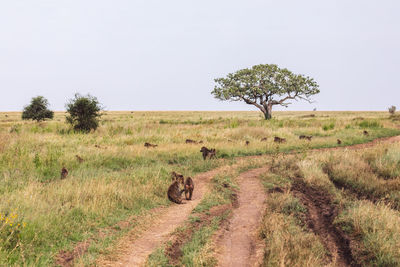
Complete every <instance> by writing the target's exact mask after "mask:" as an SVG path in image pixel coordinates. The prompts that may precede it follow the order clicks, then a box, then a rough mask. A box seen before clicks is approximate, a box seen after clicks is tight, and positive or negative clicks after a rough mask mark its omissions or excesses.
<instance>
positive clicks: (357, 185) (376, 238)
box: [262, 143, 400, 266]
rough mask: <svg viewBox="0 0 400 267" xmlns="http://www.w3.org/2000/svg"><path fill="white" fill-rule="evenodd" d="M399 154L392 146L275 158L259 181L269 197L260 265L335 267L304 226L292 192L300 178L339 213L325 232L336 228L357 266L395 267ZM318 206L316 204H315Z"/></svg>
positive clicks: (399, 218) (398, 255)
mask: <svg viewBox="0 0 400 267" xmlns="http://www.w3.org/2000/svg"><path fill="white" fill-rule="evenodd" d="M398 151H400V145H399V144H398V143H396V144H392V145H390V146H389V145H384V144H383V145H377V146H375V147H372V148H365V149H363V150H354V151H352V150H337V151H328V152H323V151H318V152H304V153H303V154H297V155H291V156H286V157H275V158H274V159H273V161H272V163H271V172H270V173H267V174H265V175H264V177H263V181H264V185H265V187H266V190H268V192H269V194H268V198H267V210H266V212H265V214H266V215H265V218H264V220H263V224H264V227H263V230H262V235H263V237H264V238H265V242H266V250H265V258H264V265H265V266H277V265H285V266H304V265H309V264H310V265H312V266H326V264H327V263H329V262H330V264H332V265H335V264H336V263H335V262H334V261H333V262H332V259H329V256H328V254H327V248H326V247H325V248H324V245H323V243H321V241H322V240H324V237H323V236H319V234H318V231H317V232H315V231H312V232H311V231H310V229H309V227H310V226H309V225H308V224H307V223H306V222H305V221H307V219H306V218H307V216H310V215H308V212H307V208H306V207H304V205H303V203H302V202H303V201H304V200H300V199H298V198H296V194H294V193H293V192H294V191H296V189H294V188H293V185H294V183H295V182H296V181H298V180H299V179H300V180H301V181H303V182H304V183H305V185H307V186H308V187H309V188H314V190H315V191H314V192H324V193H322V195H323V196H326V197H327V198H328V199H330V202H329V203H330V204H329V205H330V207H331V208H332V210H337V213H338V214H337V216H336V217H334V218H332V222H331V224H330V226H329V225H327V226H325V228H326V229H328V228H329V227H335V229H337V231H343V233H345V238H347V239H348V240H350V242H349V245H348V249H349V250H350V251H351V254H352V258H353V260H354V262H355V263H357V264H359V265H361V266H398V265H399V264H400V253H399V251H400V250H399V238H400V235H399V233H400V229H399V225H400V224H399V222H400V212H399V210H398V209H399V203H400V202H399V199H400V198H399V194H398V190H399V186H400V176H399V175H397V172H398V167H397V166H395V165H396V162H398ZM389 170H390V171H389ZM277 188H279V190H277ZM310 192H311V191H310ZM310 192H308V194H310ZM321 203H322V202H321V201H320V200H319V201H318V203H316V204H317V206H320V205H322V204H321ZM314 219H315V218H314ZM308 220H310V219H308ZM311 220H313V219H312V218H311ZM314 223H315V222H313V224H314ZM324 223H329V222H326V221H325V222H324ZM333 234H338V232H333ZM325 235H326V234H324V236H325Z"/></svg>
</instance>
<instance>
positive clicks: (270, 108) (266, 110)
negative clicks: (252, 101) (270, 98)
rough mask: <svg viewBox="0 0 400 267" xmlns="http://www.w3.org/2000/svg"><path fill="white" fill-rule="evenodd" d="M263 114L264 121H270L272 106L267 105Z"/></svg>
mask: <svg viewBox="0 0 400 267" xmlns="http://www.w3.org/2000/svg"><path fill="white" fill-rule="evenodd" d="M264 110H265V112H264V117H265V119H266V120H270V119H272V105H271V104H267V106H266V107H265V109H264Z"/></svg>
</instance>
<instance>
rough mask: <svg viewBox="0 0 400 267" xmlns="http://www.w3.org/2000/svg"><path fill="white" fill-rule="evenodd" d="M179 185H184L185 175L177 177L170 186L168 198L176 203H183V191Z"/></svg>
mask: <svg viewBox="0 0 400 267" xmlns="http://www.w3.org/2000/svg"><path fill="white" fill-rule="evenodd" d="M179 185H182V186H183V185H184V181H183V176H182V177H179V178H177V179H176V180H175V181H174V182H173V183H172V184H171V185H170V186H169V188H168V192H167V195H168V199H169V200H170V201H172V202H174V203H176V204H182V198H181V195H182V191H181V190H180V189H179Z"/></svg>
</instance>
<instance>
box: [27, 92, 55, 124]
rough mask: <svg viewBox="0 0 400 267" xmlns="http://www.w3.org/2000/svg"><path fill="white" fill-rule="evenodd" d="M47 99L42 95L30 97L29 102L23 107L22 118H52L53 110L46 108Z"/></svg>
mask: <svg viewBox="0 0 400 267" xmlns="http://www.w3.org/2000/svg"><path fill="white" fill-rule="evenodd" d="M48 107H49V101H48V100H47V99H46V98H44V97H43V96H37V97H34V98H32V100H31V103H30V104H29V105H28V106H25V107H24V111H23V112H22V116H21V117H22V119H23V120H36V121H37V122H39V121H44V120H45V119H52V118H53V117H54V112H53V111H51V110H49V109H48Z"/></svg>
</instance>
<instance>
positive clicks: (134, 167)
mask: <svg viewBox="0 0 400 267" xmlns="http://www.w3.org/2000/svg"><path fill="white" fill-rule="evenodd" d="M274 115H276V118H275V119H273V120H270V121H265V120H263V119H262V117H261V116H260V114H259V113H257V112H106V114H105V115H104V116H103V117H102V122H101V126H100V128H99V129H98V130H97V131H96V132H93V133H90V134H79V133H74V132H73V131H71V130H70V129H69V127H68V126H67V125H66V124H65V114H64V113H56V115H55V119H54V120H53V121H48V122H44V123H34V122H23V121H21V120H20V116H21V114H20V113H11V112H8V113H0V214H1V216H2V218H7V220H8V221H7V223H8V224H7V225H6V224H3V226H2V227H1V228H0V239H2V240H3V241H4V242H2V243H0V265H16V266H18V265H23V264H25V265H37V266H48V265H53V264H56V260H57V256H58V255H60V252H63V251H64V252H68V251H72V250H74V248H75V247H76V246H77V244H81V243H82V242H85V241H90V242H88V244H89V245H88V247H87V252H86V254H85V260H84V261H83V262H81V263H82V264H92V263H93V262H94V260H95V259H96V258H97V257H98V255H99V254H103V253H106V252H107V250H108V249H109V248H110V247H112V246H113V244H114V243H115V240H117V239H118V238H119V237H120V236H122V235H123V234H124V233H126V232H127V231H130V230H132V229H135V227H138V225H140V222H141V221H142V219H143V218H146V216H149V214H151V213H152V211H153V210H154V209H155V208H158V207H163V206H167V205H170V203H169V202H168V200H167V198H166V190H167V188H168V186H169V182H170V177H169V173H170V172H171V171H177V172H180V173H184V174H185V175H194V174H196V173H199V172H204V171H207V170H210V169H213V168H216V167H217V166H221V165H225V164H227V163H228V162H232V161H235V159H236V158H237V157H238V156H250V155H261V154H271V155H275V154H276V153H277V152H280V151H281V152H287V151H293V150H295V151H300V152H303V154H307V152H306V151H307V150H309V149H311V148H323V147H334V146H337V141H336V140H337V139H338V138H339V139H341V140H342V144H341V145H342V146H344V145H350V144H358V143H363V142H367V141H370V140H372V139H375V138H379V137H387V136H393V135H397V134H399V131H398V130H397V129H395V126H396V123H397V122H396V121H395V120H393V119H390V118H389V116H388V115H387V114H386V113H379V112H276V113H275V114H274ZM363 130H367V131H368V132H369V135H368V136H365V135H363V134H362V132H363ZM302 134H304V135H312V136H314V137H313V141H312V142H308V141H303V140H299V139H298V135H302ZM273 136H280V137H284V138H286V139H287V142H286V143H284V144H281V145H279V146H277V145H276V144H275V143H274V142H273V140H272V139H273ZM263 137H268V140H267V141H266V142H262V141H261V138H263ZM187 138H190V139H194V140H202V141H203V142H204V145H206V146H208V147H215V148H216V149H217V151H218V153H217V155H218V158H219V159H218V160H213V161H203V159H202V158H201V154H200V152H199V148H200V146H201V145H193V144H185V139H187ZM246 140H248V141H250V144H249V145H248V146H245V141H246ZM144 142H150V143H155V144H158V147H157V148H155V149H147V148H145V147H144V146H143V144H144ZM398 151H399V150H388V152H385V148H382V149H381V150H379V151H377V152H373V153H372V154H371V153H370V154H366V155H365V156H363V157H362V158H361V159H360V160H362V161H363V162H364V163H365V164H368V166H371V169H370V171H371V173H372V174H373V175H374V177H375V178H374V179H376V180H377V181H375V180H373V181H375V182H374V183H372V182H371V183H370V182H367V183H365V182H364V183H363V181H361V180H362V179H353V180H354V181H353V180H351V181H350V180H349V181H347V180H346V179H347V178H346V177H348V174H345V175H343V174H341V173H340V172H339V171H338V170H337V168H336V166H337V164H339V163H340V161H338V160H337V159H336V158H335V157H340V155H336V156H335V155H334V156H332V157H331V158H330V161H327V162H326V164H325V165H324V166H322V167H324V168H322V167H321V168H319V169H318V170H320V171H321V173H322V174H324V176H323V177H326V179H325V180H320V179H318V178H315V177H317V176H318V175H307V176H305V177H308V178H307V179H314V180H313V182H315V183H318V184H319V185H321V186H327V188H328V187H329V188H330V189H329V190H332V194H334V195H336V194H339V193H335V192H336V191H335V190H337V189H335V188H336V187H335V188H334V183H333V182H331V181H339V182H340V183H341V184H342V185H345V186H346V188H350V189H351V190H350V189H349V191H351V192H350V193H353V194H356V193H358V194H364V193H366V194H367V193H368V192H371V190H374V192H375V189H376V188H379V190H376V192H377V193H376V195H374V199H375V200H376V199H377V198H379V199H381V198H382V197H383V196H385V199H386V201H390V203H393V205H394V206H393V207H394V208H396V207H397V206H396V205H397V203H398V198H397V195H396V193H395V192H394V190H389V189H385V188H386V187H387V186H386V185H387V183H396V177H398V171H399V170H397V169H396V168H393V166H398V164H397V165H396V162H398V161H396V160H397V155H398ZM379 153H380V154H379ZM76 155H79V156H80V157H82V158H83V159H84V161H83V162H82V163H79V161H77V159H76V157H75V156H76ZM349 157H350V156H349ZM356 159H358V158H355V157H354V160H356ZM308 162H311V163H308ZM313 162H314V159H312V160H311V159H310V160H309V161H304V160H303V161H301V164H302V165H301V166H303V167H304V168H305V169H307V166H308V165H307V164H314V163H313ZM315 162H317V161H315ZM338 162H339V163H338ZM349 164H350V163H349ZM351 164H353V165H354V166H356V167H357V166H358V163H357V162H351ZM353 165H350V166H349V167H348V169H349V172H350V170H351V168H352V166H353ZM63 166H65V167H66V168H67V169H68V170H69V175H68V177H67V179H64V180H60V178H59V177H60V170H61V168H62V167H63ZM354 166H353V167H354ZM338 169H340V170H341V168H338ZM308 171H309V172H310V173H311V174H313V172H312V171H311V170H309V169H308ZM277 175H279V177H281V176H282V175H281V174H279V173H278V174H277ZM360 175H361V174H360ZM283 177H284V176H283ZM309 177H314V178H309ZM381 177H383V178H384V179H383V180H384V181H385V183H382V184H381ZM274 183H275V181H274ZM332 185H333V187H332ZM371 188H372V189H371ZM354 192H355V193H354ZM350 193H349V194H350ZM212 197H213V196H212V195H210V196H209V198H211V199H212ZM339 200H340V199H339ZM339 200H338V201H339ZM375 200H374V201H375ZM205 201H206V200H205ZM288 201H289V202H290V203H291V201H292V200H291V199H290V198H289V197H288ZM343 201H344V200H343ZM222 203H225V202H223V201H222ZM220 204H221V203H220ZM225 204H226V203H225ZM343 205H344V204H343ZM360 205H364V203H361V204H360ZM368 205H377V204H376V202H373V204H368ZM343 207H344V206H343ZM347 207H348V209H346V210H347V213H344V214H343V216H341V217H340V221H338V223H339V222H340V223H341V224H343V225H350V226H352V225H354V223H355V222H351V220H350V218H351V216H350V215H348V216H346V214H358V213H357V210H355V209H357V207H359V206H357V205H353V206H351V205H350V206H346V208H347ZM372 207H375V206H372ZM379 207H380V206H379ZM199 209H201V207H199ZM376 212H378V213H379V212H381V213H385V212H386V210H385V208H384V207H382V208H381V209H380V210H379V209H378V210H377V211H376ZM390 212H397V211H396V210H395V209H390ZM390 212H388V213H387V214H389V215H390V214H391V213H390ZM389 215H388V216H389ZM390 216H391V215H390ZM382 218H383V217H382ZM290 220H291V219H290ZM124 221H129V222H130V223H128V224H121V222H124ZM210 222H212V223H210V224H207V225H203V226H202V227H203V228H204V229H203V228H202V229H203V230H204V231H203V232H204V234H209V233H210V231H213V229H215V227H216V225H217V221H215V220H212V221H210ZM288 223H293V222H291V221H289V222H288ZM10 224H12V226H10ZM0 225H1V224H0ZM4 225H5V226H4ZM350 226H349V227H350ZM282 229H283V228H282ZM393 229H394V228H393ZM394 230H395V229H394ZM293 231H295V232H296V231H301V228H298V229H297V228H296V229H294V230H293ZM304 238H305V239H304V240H305V241H304V243H307V242H308V241H307V240H312V238H313V237H310V236H307V237H304ZM199 239H201V238H200V237H197V238H195V239H191V240H192V241H190V242H192V245H191V244H190V243H188V244H187V246H186V247H185V251H188V252H187V253H189V254H190V253H192V252H193V251H204V250H203V249H201V250H196V247H197V246H206V245H207V244H208V243H207V240H202V241H201V242H197V241H196V240H199ZM294 242H295V243H297V241H294ZM315 244H316V245H315V248H313V251H314V250H315V251H318V254H317V255H320V256H318V257H317V259H313V260H315V262H318V261H321V259H322V258H323V257H324V256H323V250H322V249H321V247H320V246H319V245H317V243H315ZM199 253H200V252H199ZM189 254H188V255H189ZM381 254H382V253H381ZM197 255H200V254H197ZM201 255H203V254H201ZM204 257H205V256H204ZM374 257H375V256H374ZM393 257H394V259H395V260H396V258H395V257H396V256H391V259H392V258H393ZM375 258H376V261H377V262H378V260H380V258H379V257H378V256H376V257H375ZM375 258H374V259H375ZM183 259H184V260H185V261H190V257H188V256H187V255H186V254H184V256H183ZM198 259H201V257H200V256H198ZM391 259H383V260H382V262H388V261H390V260H391ZM192 260H193V259H192ZM321 262H322V261H321Z"/></svg>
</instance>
